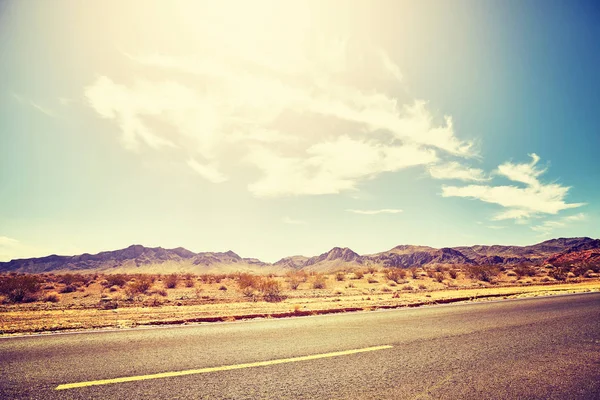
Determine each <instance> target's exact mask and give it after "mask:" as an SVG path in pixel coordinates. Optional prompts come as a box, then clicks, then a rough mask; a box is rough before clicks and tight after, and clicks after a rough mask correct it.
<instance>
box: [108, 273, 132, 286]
mask: <svg viewBox="0 0 600 400" xmlns="http://www.w3.org/2000/svg"><path fill="white" fill-rule="evenodd" d="M105 278H106V279H105V282H106V283H105V282H104V281H103V282H102V284H103V285H104V286H106V287H111V286H118V287H123V286H125V284H126V283H127V281H128V279H127V277H126V276H125V275H123V274H114V275H106V277H105Z"/></svg>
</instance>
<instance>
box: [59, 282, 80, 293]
mask: <svg viewBox="0 0 600 400" xmlns="http://www.w3.org/2000/svg"><path fill="white" fill-rule="evenodd" d="M76 291H77V286H75V285H73V284H70V285H67V286H65V287H64V288H62V289H61V290H60V292H61V293H73V292H76Z"/></svg>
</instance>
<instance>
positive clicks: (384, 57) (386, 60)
mask: <svg viewBox="0 0 600 400" xmlns="http://www.w3.org/2000/svg"><path fill="white" fill-rule="evenodd" d="M379 56H380V57H381V62H382V63H383V67H384V68H385V69H386V70H387V71H388V72H389V73H390V74H392V76H393V77H394V78H396V80H397V81H398V82H402V80H403V77H402V72H401V71H400V67H398V65H397V64H396V63H394V62H393V61H392V60H391V59H390V57H389V55H388V54H387V53H386V52H385V51H384V50H380V51H379Z"/></svg>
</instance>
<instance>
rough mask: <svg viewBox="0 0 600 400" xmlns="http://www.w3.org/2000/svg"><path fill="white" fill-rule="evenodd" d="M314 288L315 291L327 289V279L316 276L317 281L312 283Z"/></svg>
mask: <svg viewBox="0 0 600 400" xmlns="http://www.w3.org/2000/svg"><path fill="white" fill-rule="evenodd" d="M312 287H313V289H325V288H326V287H327V283H326V282H325V278H324V277H323V276H322V275H316V276H315V280H314V281H313V283H312Z"/></svg>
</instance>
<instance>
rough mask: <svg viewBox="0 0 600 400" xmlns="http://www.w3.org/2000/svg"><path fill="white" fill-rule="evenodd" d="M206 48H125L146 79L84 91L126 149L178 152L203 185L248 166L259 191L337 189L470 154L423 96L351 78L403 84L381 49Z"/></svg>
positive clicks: (105, 81)
mask: <svg viewBox="0 0 600 400" xmlns="http://www.w3.org/2000/svg"><path fill="white" fill-rule="evenodd" d="M282 44H285V43H283V42H282ZM228 46H235V44H234V43H228ZM284 47H285V46H284ZM211 48H212V49H213V50H211V51H212V52H211V53H210V54H208V55H206V56H203V55H202V54H203V52H199V54H196V55H194V54H191V55H190V56H188V57H185V58H182V57H181V58H176V57H171V56H167V55H162V54H150V55H129V54H126V55H125V56H126V57H127V58H129V59H130V60H131V62H132V63H135V64H137V65H136V66H137V67H138V69H139V67H142V69H144V68H145V69H147V70H148V71H153V72H154V73H156V74H155V75H154V76H155V78H154V79H148V78H146V79H143V78H137V79H134V80H133V82H132V83H127V84H125V83H116V82H114V81H113V79H112V78H110V77H107V76H100V77H98V78H97V79H96V80H95V81H94V82H92V83H91V84H90V85H89V86H88V87H86V88H85V95H86V97H87V99H88V102H89V104H90V105H91V107H92V108H93V109H94V110H95V111H96V112H97V113H98V115H99V116H101V117H103V118H107V119H109V120H112V121H114V122H115V124H116V125H117V126H118V127H119V129H120V132H121V140H122V143H123V145H124V146H125V147H126V148H127V149H129V150H132V151H138V152H140V153H141V152H142V151H144V149H145V148H150V149H152V150H154V151H161V152H172V153H174V154H178V155H180V156H181V157H180V158H182V159H183V160H187V164H188V165H190V167H192V168H193V169H194V170H196V171H197V172H198V173H199V174H200V175H201V176H203V177H204V178H206V179H208V180H209V181H211V182H222V181H223V180H224V179H225V177H231V174H232V173H236V172H233V171H238V172H237V173H239V171H240V168H239V165H237V164H239V163H240V162H242V163H245V166H246V167H248V168H245V169H244V171H248V176H251V172H252V171H257V172H258V173H259V175H258V177H256V176H255V178H253V179H252V180H251V181H250V182H249V184H248V189H249V190H250V192H252V193H253V194H254V195H256V196H259V197H275V196H291V195H316V194H331V193H340V192H342V191H348V190H354V189H356V188H357V187H358V185H359V184H360V183H361V182H363V181H365V180H368V179H372V178H375V177H377V176H378V175H380V174H382V173H385V172H395V171H398V170H401V169H404V168H408V167H412V166H418V165H428V164H431V163H434V162H438V161H439V159H440V157H443V156H444V154H452V155H456V156H460V157H470V156H473V155H474V154H475V150H474V148H473V144H472V143H471V142H469V141H463V140H460V139H458V138H457V136H456V135H455V132H454V128H453V125H452V118H451V117H445V118H444V120H443V122H442V123H439V122H437V121H436V119H435V117H434V116H433V114H432V113H431V112H430V111H429V110H428V108H427V103H426V102H424V101H411V102H409V103H408V104H405V105H402V104H398V99H396V98H395V97H393V96H390V95H389V94H388V93H387V87H382V88H380V89H379V90H377V89H376V88H375V86H373V85H372V84H368V85H366V86H364V87H363V86H361V85H359V84H358V82H360V81H361V80H364V79H369V78H372V79H373V80H374V82H375V81H376V79H377V78H378V76H379V75H380V74H381V71H384V72H386V73H388V74H389V75H390V76H391V77H393V78H394V80H396V81H398V80H401V78H402V75H401V72H400V69H399V68H398V66H397V65H396V64H394V63H393V61H392V60H391V59H390V57H389V56H388V55H387V54H386V53H385V52H384V51H383V50H382V51H379V54H377V51H373V50H372V49H370V48H366V49H362V50H361V49H359V50H356V46H355V47H352V46H349V45H348V42H347V41H344V40H338V41H334V42H328V41H326V40H324V41H322V43H319V46H317V47H316V49H313V51H312V52H306V53H302V52H300V53H302V54H292V53H293V52H292V53H289V54H287V53H285V57H281V58H278V59H277V60H275V59H273V57H269V56H268V55H266V54H267V53H261V54H259V53H257V54H253V53H250V52H248V51H244V50H243V49H235V48H231V47H222V48H219V47H217V48H219V50H214V45H213V44H212V43H211ZM300 48H301V46H299V47H298V49H300ZM298 49H296V50H295V51H297V50H298ZM237 50H240V51H237ZM352 51H359V52H363V54H354V53H351V52H352ZM359 59H360V60H362V61H361V62H358V60H359ZM358 77H360V79H358ZM387 86H389V85H387ZM233 154H235V155H239V157H237V156H233ZM190 160H192V161H190ZM194 160H205V161H206V162H204V161H202V162H199V161H194ZM217 166H218V168H217Z"/></svg>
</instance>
